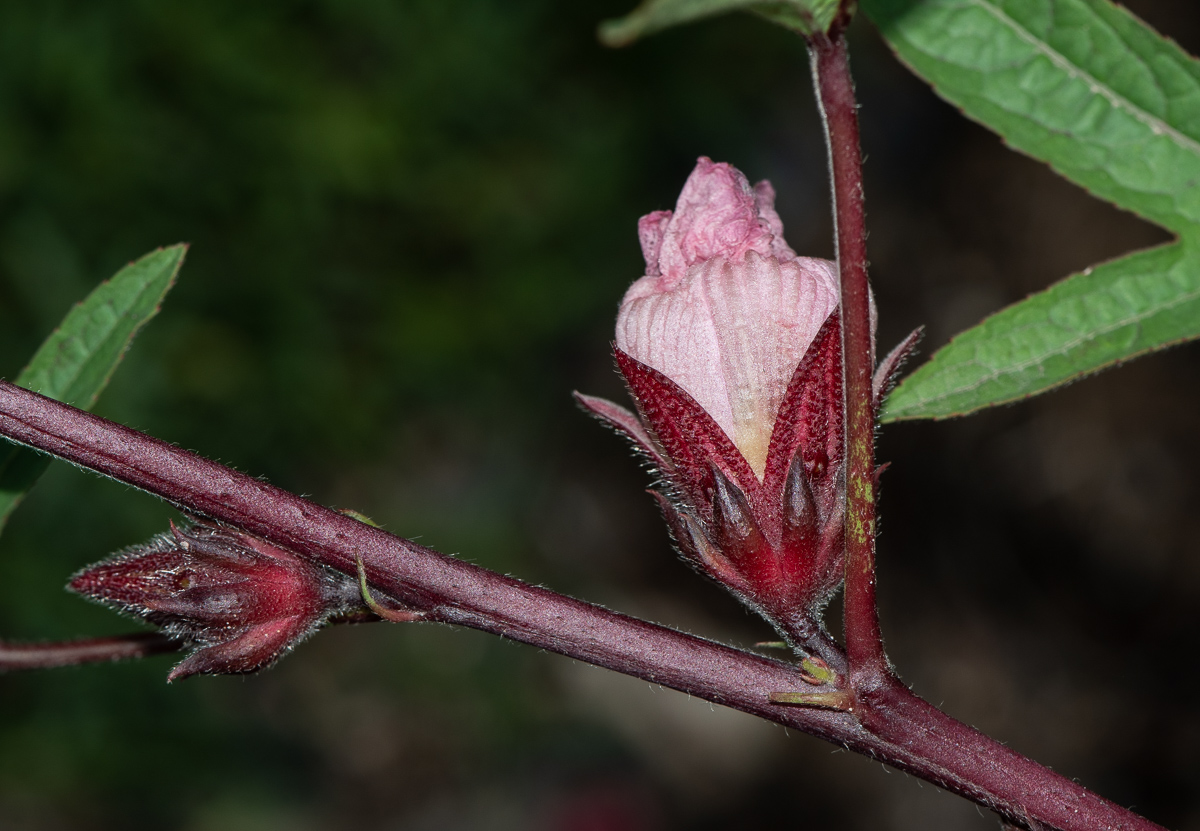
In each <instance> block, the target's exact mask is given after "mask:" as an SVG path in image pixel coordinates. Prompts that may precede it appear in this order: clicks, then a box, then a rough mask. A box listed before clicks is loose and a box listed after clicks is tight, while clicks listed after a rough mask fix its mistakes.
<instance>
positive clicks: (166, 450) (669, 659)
mask: <svg viewBox="0 0 1200 831" xmlns="http://www.w3.org/2000/svg"><path fill="white" fill-rule="evenodd" d="M0 435H2V436H7V437H8V438H10V439H12V440H14V441H16V442H19V443H21V444H24V445H27V446H29V447H32V448H34V449H37V450H41V451H43V452H46V453H51V454H53V455H55V456H58V457H59V458H61V459H65V460H67V461H69V462H72V463H73V464H76V465H79V466H80V467H83V468H86V469H88V470H92V471H95V472H97V473H100V474H103V475H105V476H110V477H112V478H113V479H116V480H118V481H120V482H124V483H125V484H128V485H132V486H133V487H136V488H140V489H142V490H144V491H148V492H149V493H153V494H155V495H157V496H160V497H162V498H164V499H166V500H168V501H169V502H171V503H173V504H175V505H177V506H178V507H180V508H182V509H184V510H186V511H189V512H191V513H194V514H200V515H203V516H207V517H211V518H212V519H215V520H219V521H221V522H225V523H228V524H230V525H233V526H235V527H237V528H241V529H243V530H245V531H248V532H249V533H252V534H256V535H258V536H260V537H262V538H263V539H265V540H267V541H268V542H271V543H274V544H275V545H279V546H283V547H284V548H287V549H289V550H291V551H295V552H297V553H299V554H302V555H304V556H307V557H309V558H310V559H312V560H313V561H315V562H319V563H322V564H324V565H326V566H328V567H330V568H333V569H336V570H338V571H341V572H343V573H344V574H348V575H351V576H354V575H356V574H357V570H358V567H357V562H356V558H357V557H360V556H361V558H362V563H363V567H364V569H365V571H366V574H367V578H368V580H369V581H370V584H371V586H372V587H373V588H376V589H378V591H379V593H381V594H387V595H388V596H389V597H391V598H392V599H393V600H395V601H397V602H400V603H402V604H404V605H406V606H411V607H413V608H416V609H420V610H421V611H423V612H425V614H426V619H427V620H432V621H437V622H442V623H452V624H457V625H461V626H469V627H472V628H474V629H481V630H483V631H486V632H492V633H494V634H499V635H503V636H504V637H506V638H511V639H513V640H518V641H522V642H524V643H528V644H531V645H533V646H536V647H539V648H542V649H546V650H548V651H551V652H557V653H559V654H561V655H566V656H568V657H571V658H574V659H576V660H580V661H586V662H587V663H591V664H595V665H596V666H600V667H605V668H607V669H612V670H616V671H617V672H622V673H625V674H627V675H633V676H635V677H637V678H642V679H644V680H646V681H649V682H651V683H654V684H661V685H663V686H666V687H671V688H672V689H676V690H680V691H681V692H685V693H688V694H690V695H694V696H697V697H699V698H703V699H705V700H707V701H712V702H714V703H717V704H724V705H725V706H727V707H732V708H733V709H736V710H741V711H742V712H745V713H750V714H752V715H756V716H760V717H761V718H765V719H769V720H771V721H774V722H777V723H779V724H782V725H785V726H787V727H794V728H796V729H798V730H802V731H804V732H806V733H809V734H811V735H814V736H817V737H818V738H822V739H825V740H827V741H830V742H833V743H835V744H838V745H841V746H843V747H846V748H848V749H850V750H854V751H856V752H859V753H863V754H866V755H868V756H870V757H872V758H874V759H878V760H879V761H881V762H885V763H887V764H890V765H892V766H894V767H896V768H899V769H900V770H904V771H907V772H909V773H912V774H914V775H915V776H919V777H921V778H922V779H926V780H928V781H930V782H933V783H934V784H936V785H940V786H942V787H944V788H946V789H948V790H951V791H954V792H955V793H958V794H960V795H962V796H965V797H967V798H968V799H971V800H973V801H974V802H977V803H979V804H980V805H983V806H985V807H987V808H990V809H992V810H994V811H996V812H998V813H999V814H1001V815H1002V816H1004V817H1006V818H1007V819H1009V820H1011V821H1013V822H1016V823H1019V824H1021V825H1024V826H1026V827H1032V824H1033V823H1037V824H1039V825H1042V826H1049V827H1051V828H1059V829H1063V831H1165V830H1164V829H1163V828H1162V827H1161V826H1159V825H1156V824H1154V823H1152V822H1150V821H1149V820H1146V819H1143V818H1142V817H1139V816H1137V815H1136V814H1134V813H1132V812H1130V811H1127V810H1125V809H1123V808H1121V807H1119V806H1117V805H1114V804H1113V803H1111V802H1109V801H1107V800H1105V799H1103V798H1101V797H1099V796H1097V795H1096V794H1094V793H1092V792H1091V791H1089V790H1087V789H1086V788H1084V787H1082V786H1081V785H1079V784H1077V783H1075V782H1072V781H1071V780H1069V779H1066V778H1064V777H1062V776H1059V775H1058V774H1056V773H1054V772H1052V771H1050V770H1047V769H1046V768H1044V767H1042V766H1041V765H1039V764H1037V763H1036V762H1034V761H1032V760H1030V759H1027V758H1026V757H1024V756H1022V755H1020V754H1019V753H1017V752H1016V751H1013V750H1010V749H1009V748H1007V747H1005V746H1004V745H1002V744H1000V743H999V742H997V741H995V740H994V739H991V738H988V737H987V736H985V735H983V734H982V733H980V732H978V731H977V730H974V729H972V728H970V727H968V726H967V725H965V724H963V723H961V722H958V721H955V720H954V719H952V718H950V717H949V716H947V715H946V714H945V713H942V712H941V711H939V710H937V709H935V708H934V707H932V706H931V705H929V704H927V703H926V702H924V701H922V700H921V699H919V698H917V697H916V696H914V695H913V694H912V693H910V692H909V691H908V690H907V689H905V688H904V687H903V685H900V684H899V683H898V682H895V681H894V679H892V680H891V681H890V682H889V683H887V684H886V685H885V686H884V687H883V688H882V689H881V693H882V694H880V695H877V696H874V697H873V699H872V706H871V709H870V713H871V715H872V717H873V718H872V721H871V723H870V724H869V725H868V723H867V722H865V721H864V719H863V717H862V715H860V714H859V713H857V712H856V713H854V714H850V713H843V712H835V711H830V710H817V709H814V708H809V707H794V706H787V705H778V704H773V703H771V701H770V698H769V696H770V695H771V693H776V692H801V693H808V692H822V691H832V688H827V687H813V686H811V685H810V684H808V683H806V682H805V681H804V680H803V678H802V676H801V674H800V673H799V672H798V671H797V668H796V667H794V666H791V665H789V664H785V663H782V662H780V661H774V660H770V659H768V658H764V657H762V656H760V655H755V654H752V653H748V652H743V651H741V650H737V649H733V648H731V647H728V646H724V645H722V644H718V643H713V642H712V641H706V640H703V639H701V638H696V637H693V636H690V635H685V634H683V633H680V632H676V631H674V630H672V629H668V628H666V627H663V626H657V625H655V624H652V623H647V622H646V621H642V620H637V619H636V618H631V617H628V616H626V615H621V614H618V613H616V612H612V611H609V610H608V609H604V608H601V607H599V606H594V605H592V604H590V603H584V602H582V601H579V600H574V599H572V598H569V597H565V596H563V595H561V594H556V593H555V592H552V591H549V590H548V589H543V588H540V587H538V586H530V585H528V584H526V583H522V582H521V581H519V580H516V579H514V578H511V577H506V576H504V575H501V574H497V573H495V572H492V571H488V570H487V569H484V568H480V567H478V566H474V565H471V564H470V563H465V562H463V561H461V560H456V559H454V558H453V557H446V556H444V555H442V554H438V553H437V552H436V551H432V550H430V549H428V548H424V547H422V546H419V545H416V544H415V543H412V542H409V541H408V540H403V539H400V538H398V537H395V536H393V535H391V534H389V533H387V532H386V531H383V530H381V529H379V528H373V527H371V526H369V525H366V524H364V523H361V522H358V521H357V520H355V519H352V518H350V517H348V516H346V515H344V514H340V513H338V512H336V511H332V510H330V509H329V508H325V507H323V506H321V505H317V504H315V503H313V502H309V501H308V500H306V499H302V498H300V497H298V496H295V495H294V494H290V493H288V492H286V491H284V490H281V489H279V488H276V487H274V486H272V485H269V484H267V483H266V482H263V481H261V480H259V479H255V478H253V477H251V476H247V475H246V474H243V473H238V472H237V471H235V470H231V469H229V468H227V467H224V466H222V465H219V464H217V463H215V462H210V461H208V460H207V459H204V458H201V457H200V456H197V455H195V454H194V453H189V452H188V451H186V450H181V449H179V448H178V447H175V446H173V445H170V444H168V443H166V442H164V441H160V440H159V439H155V438H153V437H151V436H147V435H145V434H144V433H139V432H137V431H136V430H131V429H129V428H128V427H123V426H121V425H119V424H114V423H113V422H111V421H107V420H105V419H102V418H100V417H98V416H94V415H91V414H90V413H85V412H83V411H81V410H77V409H75V408H74V407H70V406H68V405H66V404H62V403H59V402H57V401H53V400H51V399H48V398H45V397H43V396H40V395H37V394H36V393H32V392H29V391H28V390H24V389H21V388H20V387H17V386H14V385H12V384H9V383H8V382H5V381H0ZM836 669H839V671H840V669H841V668H840V667H839V668H836ZM888 678H889V679H891V676H890V675H889V676H888Z"/></svg>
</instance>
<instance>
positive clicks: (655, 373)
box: [578, 158, 845, 631]
mask: <svg viewBox="0 0 1200 831" xmlns="http://www.w3.org/2000/svg"><path fill="white" fill-rule="evenodd" d="M774 200H775V193H774V190H773V189H772V188H771V185H770V184H769V183H768V182H765V181H764V182H760V183H759V184H757V185H755V186H754V187H751V186H750V184H749V182H748V181H747V180H746V178H745V176H743V175H742V173H741V172H740V171H738V170H737V169H735V168H733V167H732V166H730V165H728V164H724V163H721V164H718V163H714V162H712V161H711V160H709V159H707V158H701V159H700V160H699V162H698V163H697V165H696V168H695V170H694V171H693V172H692V175H691V176H690V177H689V178H688V181H687V183H686V184H685V185H684V188H683V192H682V193H681V194H680V196H679V201H678V204H677V205H676V208H675V211H674V212H671V211H656V212H654V213H651V214H649V215H647V216H645V217H643V218H642V220H641V222H640V223H639V225H638V232H639V236H640V238H641V244H642V252H643V254H644V255H645V259H646V274H645V276H643V277H642V278H641V279H640V280H638V281H636V282H635V283H634V284H633V285H632V286H631V287H630V288H629V290H628V291H627V292H626V294H625V297H624V299H623V300H622V301H621V307H620V312H619V313H618V317H617V330H616V343H615V351H616V358H617V367H618V369H619V370H620V372H621V374H622V375H623V376H624V378H625V381H626V383H627V384H628V386H629V390H630V393H631V395H632V397H633V400H634V403H635V404H636V405H637V415H636V416H635V415H634V414H633V413H630V412H628V411H626V410H624V409H623V408H621V407H619V406H618V405H616V404H613V403H611V402H607V401H601V400H600V399H595V398H591V397H589V396H578V398H579V401H580V403H581V404H582V405H583V406H584V407H585V408H586V409H588V410H589V411H591V412H592V413H593V414H595V415H596V416H597V417H599V418H600V419H602V420H603V421H605V422H606V423H608V424H609V425H610V426H612V427H614V428H615V429H617V430H618V431H619V432H621V433H623V434H625V435H626V436H627V437H628V438H629V439H630V440H631V441H633V443H634V445H635V446H636V447H637V448H638V449H639V450H640V451H641V452H642V453H643V454H644V455H645V456H646V457H647V458H648V459H649V460H650V461H651V463H652V464H654V466H655V467H656V468H657V469H658V472H659V474H660V477H661V482H662V486H663V487H662V493H660V494H658V496H659V502H660V504H661V505H662V507H663V511H664V513H665V514H666V516H667V520H668V524H669V525H670V527H671V530H672V535H673V537H674V539H675V542H676V544H677V545H678V547H679V549H680V551H681V552H682V553H683V554H684V556H685V557H687V558H688V559H689V560H691V561H692V562H694V563H696V564H698V565H699V566H700V567H701V568H702V569H704V570H705V571H707V572H708V573H709V574H710V575H712V576H713V577H714V578H715V579H717V580H718V581H720V582H722V583H724V584H725V585H726V586H727V587H729V588H730V589H731V590H732V591H734V592H735V593H736V594H737V595H739V596H740V597H741V598H742V599H743V600H744V601H745V602H746V603H748V604H749V605H751V606H752V607H754V608H756V609H757V610H759V611H760V612H761V613H762V614H764V615H765V616H766V617H767V618H768V619H769V620H771V621H773V622H776V623H779V622H781V621H783V620H788V621H791V624H789V626H788V627H786V628H789V629H790V630H792V631H795V630H796V629H797V628H800V629H803V628H805V626H809V625H812V621H814V620H816V616H817V615H818V614H819V612H820V610H821V608H822V607H823V606H824V604H825V603H826V602H827V601H828V598H829V596H830V595H831V594H832V593H833V591H834V590H835V589H836V588H837V586H838V584H839V583H840V582H841V579H842V568H843V563H842V547H843V537H844V519H843V508H842V504H843V501H844V492H845V476H844V471H843V453H842V431H843V403H842V378H841V373H842V361H841V333H840V329H839V323H838V314H837V307H838V299H839V283H838V276H837V269H836V267H835V265H834V264H833V263H831V262H829V261H828V260H820V259H813V258H809V257H800V256H797V255H796V253H795V252H794V251H792V249H791V248H789V247H788V245H787V243H786V242H785V241H784V239H783V224H782V223H781V222H780V219H779V215H778V214H777V213H776V212H775V207H774ZM801 619H803V620H801Z"/></svg>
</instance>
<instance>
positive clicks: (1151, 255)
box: [881, 243, 1200, 421]
mask: <svg viewBox="0 0 1200 831" xmlns="http://www.w3.org/2000/svg"><path fill="white" fill-rule="evenodd" d="M1196 337H1200V252H1198V251H1197V249H1196V248H1194V247H1193V246H1190V245H1186V244H1183V243H1175V244H1172V245H1166V246H1163V247H1161V248H1155V249H1151V250H1149V251H1141V252H1138V253H1136V254H1131V255H1130V256H1128V257H1124V258H1123V259H1120V260H1115V261H1113V262H1110V263H1105V264H1104V265H1100V266H1096V267H1095V268H1094V269H1090V270H1089V271H1086V272H1084V273H1082V274H1076V275H1074V276H1072V277H1069V278H1067V279H1066V280H1063V281H1062V282H1061V283H1057V284H1055V285H1053V286H1051V287H1050V288H1049V289H1047V290H1045V291H1043V292H1041V293H1039V294H1035V295H1033V296H1032V297H1029V298H1028V299H1026V300H1023V301H1021V302H1020V303H1017V304H1015V305H1013V306H1009V307H1008V308H1007V309H1004V310H1003V311H1001V312H998V313H997V314H995V315H993V316H991V317H989V318H988V319H987V320H985V321H983V322H982V323H981V324H979V325H978V326H975V327H974V328H972V329H968V330H967V331H966V332H963V333H962V334H960V335H959V336H958V337H956V338H954V339H953V340H952V341H950V343H949V344H948V345H947V346H945V347H944V348H942V349H941V350H939V351H938V352H937V354H935V355H934V356H933V358H931V359H930V360H929V362H928V363H926V364H925V365H924V366H922V367H920V368H919V369H918V370H917V371H916V372H914V373H913V374H912V375H910V376H908V377H907V378H905V379H904V381H903V383H901V384H900V386H898V387H897V388H896V389H895V391H893V392H892V394H891V395H890V396H889V397H888V399H887V401H886V402H885V403H884V406H883V412H882V413H881V419H882V420H883V421H899V420H902V419H914V418H948V417H951V416H959V415H965V414H967V413H971V412H974V411H976V410H979V409H982V408H984V407H989V406H992V405H994V404H1003V403H1006V402H1009V401H1016V400H1018V399H1022V398H1028V397H1029V396H1032V395H1037V394H1038V393H1041V392H1045V391H1046V390H1049V389H1051V388H1053V387H1056V386H1059V385H1061V384H1064V383H1067V382H1069V381H1071V380H1073V379H1075V378H1078V377H1080V376H1081V375H1084V374H1087V373H1091V372H1096V371H1097V370H1100V369H1104V368H1105V367H1108V366H1112V365H1113V364H1116V363H1120V362H1121V361H1127V360H1129V359H1131V358H1134V357H1136V356H1138V355H1142V354H1145V353H1146V352H1152V351H1154V350H1156V349H1162V348H1163V347H1165V346H1170V345H1171V344H1175V343H1178V342H1180V341H1184V340H1189V339H1192V338H1196Z"/></svg>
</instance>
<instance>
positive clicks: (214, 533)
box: [69, 522, 363, 681]
mask: <svg viewBox="0 0 1200 831" xmlns="http://www.w3.org/2000/svg"><path fill="white" fill-rule="evenodd" d="M69 586H70V588H71V589H72V590H73V591H76V592H78V593H79V594H81V595H83V596H85V597H88V598H91V599H93V600H97V601H99V602H101V603H104V604H106V605H108V606H112V607H114V608H116V609H118V610H120V611H123V612H126V613H128V614H130V615H133V616H135V617H140V618H143V619H145V620H147V621H149V622H151V623H153V624H156V625H157V626H159V627H161V629H162V630H163V632H164V633H166V634H168V635H170V636H171V637H173V638H177V639H179V640H181V641H183V642H184V643H185V644H187V645H188V646H189V647H191V649H192V652H191V654H190V655H189V656H188V657H187V658H186V659H184V661H183V662H182V663H180V664H179V665H178V666H177V667H175V668H174V669H173V670H172V671H171V674H170V675H169V676H168V680H170V681H175V680H177V679H180V678H186V677H187V676H189V675H195V674H198V673H208V674H223V673H243V672H253V671H255V670H258V669H262V668H264V667H266V666H269V665H270V664H272V663H273V662H274V661H275V660H277V659H278V658H279V657H280V656H282V655H283V654H285V653H286V652H287V651H289V650H290V649H292V647H294V646H295V645H296V644H298V643H299V642H300V641H302V640H304V639H305V638H306V637H308V636H309V635H310V634H312V633H313V632H314V631H316V630H317V629H318V628H320V626H321V625H322V624H324V623H325V622H326V621H328V620H329V618H330V617H334V616H337V615H342V614H349V613H351V612H354V611H356V610H358V609H360V608H361V607H362V605H363V603H362V595H361V593H360V591H359V587H358V584H357V583H356V582H355V581H354V580H353V579H352V578H350V577H347V576H345V575H343V574H338V573H336V572H333V571H330V570H329V569H326V568H322V567H321V566H319V565H316V564H314V563H311V562H309V561H308V560H305V559H303V558H301V557H299V556H297V555H295V554H293V553H291V552H290V551H286V550H284V549H282V548H279V547H277V546H274V545H271V544H270V543H267V542H265V541H264V540H261V539H258V538H257V537H253V536H251V535H249V534H246V533H243V532H240V531H236V530H233V529H230V528H225V527H221V526H217V525H212V524H209V523H206V522H197V523H196V524H194V525H190V526H188V527H184V528H178V527H176V526H175V525H174V524H172V526H171V531H170V533H166V534H160V535H158V536H157V537H154V538H153V539H152V540H150V541H149V542H148V543H145V544H144V545H136V546H133V547H131V548H128V549H126V550H124V551H122V552H120V553H118V554H116V555H114V556H112V557H110V558H109V559H107V560H103V561H101V562H99V563H96V564H95V565H92V566H89V567H88V568H86V569H84V570H83V571H81V572H79V573H78V574H76V575H75V576H74V577H73V578H71V582H70V584H69Z"/></svg>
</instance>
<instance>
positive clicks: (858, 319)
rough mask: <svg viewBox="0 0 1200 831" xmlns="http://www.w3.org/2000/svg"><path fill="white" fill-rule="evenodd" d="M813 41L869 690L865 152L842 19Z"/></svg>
mask: <svg viewBox="0 0 1200 831" xmlns="http://www.w3.org/2000/svg"><path fill="white" fill-rule="evenodd" d="M835 29H836V31H835V32H832V33H830V34H829V35H828V36H825V35H822V36H817V37H814V38H813V39H812V40H811V41H810V43H809V49H810V54H811V58H812V69H813V81H814V83H815V85H816V90H817V101H818V103H819V105H820V109H821V115H822V118H823V120H824V123H825V140H826V143H827V146H828V149H829V169H830V176H831V179H832V186H833V217H834V232H835V234H836V235H837V263H838V273H839V275H840V277H841V289H842V302H841V315H842V318H841V323H842V368H843V372H842V377H843V394H844V399H843V402H844V405H845V410H844V411H845V424H846V439H845V454H846V588H845V604H844V608H845V631H846V655H847V658H848V660H849V672H850V678H849V680H850V686H851V688H852V689H853V690H854V691H855V692H856V693H861V694H869V692H870V691H871V690H874V689H878V688H879V687H881V686H883V685H885V684H886V683H887V682H888V679H889V678H890V677H891V673H890V671H889V669H888V663H887V657H886V655H885V654H884V651H883V636H882V634H881V633H880V631H879V610H878V606H877V605H876V600H875V408H874V403H873V397H872V390H871V376H872V375H873V373H874V370H875V366H874V363H875V356H874V349H873V348H872V342H871V341H872V339H871V294H870V289H869V288H868V286H867V225H866V213H865V211H864V208H863V179H862V151H861V149H860V144H859V138H858V105H857V103H856V102H855V99H854V81H853V79H852V78H851V77H850V58H849V54H848V52H847V50H846V38H845V35H844V33H843V32H842V30H841V27H840V24H838V25H836V26H835Z"/></svg>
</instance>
